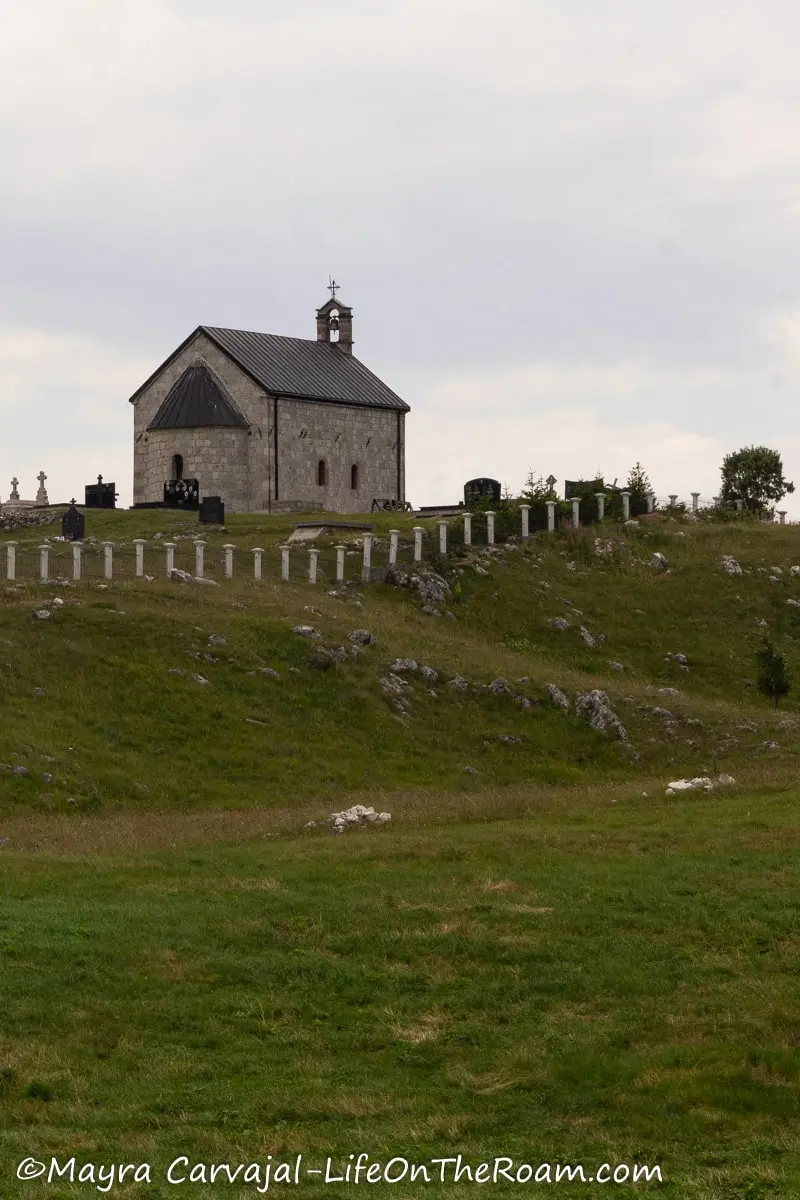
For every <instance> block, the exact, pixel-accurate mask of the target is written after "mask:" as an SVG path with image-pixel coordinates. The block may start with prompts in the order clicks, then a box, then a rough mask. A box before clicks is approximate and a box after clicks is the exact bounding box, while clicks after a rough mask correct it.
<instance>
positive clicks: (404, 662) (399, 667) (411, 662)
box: [389, 658, 419, 675]
mask: <svg viewBox="0 0 800 1200" xmlns="http://www.w3.org/2000/svg"><path fill="white" fill-rule="evenodd" d="M389 670H390V671H392V672H393V673H394V674H395V675H403V674H406V673H411V672H414V671H418V670H419V665H418V663H417V660H416V659H415V658H396V659H395V660H394V662H393V663H392V665H391V666H390V667H389Z"/></svg>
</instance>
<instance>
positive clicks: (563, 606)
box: [0, 512, 800, 811]
mask: <svg viewBox="0 0 800 1200" xmlns="http://www.w3.org/2000/svg"><path fill="white" fill-rule="evenodd" d="M400 521H404V525H405V530H406V531H407V530H408V528H409V526H410V524H411V522H410V521H409V520H408V518H403V519H399V518H397V517H394V518H388V517H381V518H379V520H378V522H376V523H377V524H378V525H379V526H381V529H380V531H381V532H382V525H386V526H388V524H389V523H390V522H391V523H392V524H397V523H399V522H400ZM95 522H96V526H98V527H96V528H95V530H94V532H95V533H96V535H97V536H98V538H103V537H110V536H113V540H114V542H115V544H116V546H117V559H118V564H120V565H121V564H123V563H124V562H125V550H124V547H125V545H126V544H127V545H130V544H131V543H132V539H133V538H134V537H135V536H149V538H150V541H149V544H148V549H147V560H146V564H147V569H148V571H151V570H152V571H153V572H156V571H157V572H158V574H157V575H156V577H155V578H154V579H153V581H152V582H147V581H144V580H135V579H133V578H132V577H131V575H130V574H129V575H127V576H126V577H124V578H121V579H115V580H114V581H113V582H112V583H111V584H110V585H108V586H106V585H105V584H104V583H103V581H102V579H101V578H100V577H99V575H95V576H93V577H91V578H89V579H88V580H87V581H86V582H84V583H81V584H79V585H78V586H77V587H75V588H74V589H64V588H61V589H59V588H56V587H50V586H48V585H40V584H36V583H27V584H17V585H16V586H15V587H6V589H5V590H4V591H3V592H2V594H1V595H0V688H2V693H3V697H4V719H3V722H2V728H0V761H2V762H6V763H8V764H10V765H19V766H23V767H25V768H26V769H27V770H29V771H30V775H29V776H27V777H20V778H17V777H14V776H8V775H6V776H0V802H2V803H3V804H5V806H6V807H8V806H11V807H18V806H23V807H24V808H26V809H28V810H30V809H40V810H47V811H65V808H66V806H67V804H68V802H75V803H71V804H70V807H72V808H79V809H85V808H91V809H104V810H108V809H115V808H118V807H120V806H122V807H128V806H135V807H137V808H141V807H143V806H147V807H156V808H161V807H167V808H173V807H181V808H190V807H192V806H195V805H200V806H206V807H207V806H209V805H212V806H215V807H223V808H228V807H232V806H233V807H239V806H247V805H259V806H263V805H279V806H290V805H294V806H298V807H299V808H303V807H304V806H316V807H317V808H319V807H320V806H321V807H322V808H323V809H324V808H325V807H326V806H327V807H330V805H331V804H337V805H338V804H341V803H343V799H344V797H346V796H347V795H348V794H349V793H350V792H352V791H359V792H361V791H364V790H367V789H379V790H381V791H400V792H403V793H405V794H407V793H409V792H414V791H417V790H419V789H433V788H435V789H436V790H437V791H444V792H447V793H449V794H452V793H459V792H462V793H471V792H474V791H475V790H476V789H487V788H491V789H494V788H499V789H502V788H503V787H504V786H506V785H509V784H513V783H518V782H523V781H525V782H530V783H536V784H542V785H549V786H572V787H575V786H580V785H586V784H592V785H594V784H596V783H598V782H602V781H605V780H608V781H614V780H617V781H621V780H625V779H637V780H639V779H641V780H643V781H645V783H647V782H648V781H652V785H653V786H656V783H657V782H662V781H666V780H667V777H669V776H675V775H676V774H690V775H695V774H698V773H699V774H706V773H709V772H712V771H713V772H714V773H717V772H718V771H729V772H730V773H731V774H733V775H736V776H737V777H738V776H739V775H742V776H743V778H744V777H746V778H747V779H753V780H771V779H776V780H780V779H782V778H788V777H789V776H790V775H791V773H792V771H793V769H794V764H795V756H796V754H797V750H798V737H797V731H796V727H795V725H794V723H793V714H794V713H795V712H796V710H797V707H798V700H797V698H796V697H792V696H790V697H789V698H788V700H787V701H786V702H785V703H784V704H783V705H782V707H781V709H780V710H779V711H778V712H777V713H776V712H774V711H773V710H771V709H770V707H769V705H768V704H767V702H766V701H765V700H764V699H763V698H762V697H761V696H760V695H759V694H758V693H757V691H756V689H755V688H754V687H753V677H754V670H755V664H754V655H755V651H756V649H757V646H758V644H759V641H760V638H761V637H762V636H763V633H764V632H765V629H766V630H769V631H770V633H771V634H772V636H774V637H776V639H777V640H778V641H779V642H780V643H781V644H782V645H784V646H785V647H786V648H787V649H788V651H789V654H790V656H792V655H794V654H795V647H796V637H797V634H798V633H800V609H797V608H795V607H794V606H792V605H789V604H787V601H788V600H790V599H792V598H797V597H800V579H796V578H794V577H792V576H791V574H790V567H791V565H792V564H793V560H794V558H795V557H797V558H800V546H798V547H797V549H795V545H794V544H795V542H796V541H797V537H798V535H797V533H796V531H795V530H794V529H793V528H791V527H787V528H780V527H764V526H761V527H757V528H752V527H751V528H735V527H719V526H717V527H713V526H712V527H708V526H706V527H692V526H689V525H686V526H680V525H678V524H674V523H673V524H671V525H670V526H666V525H657V526H649V527H642V528H641V529H640V530H639V531H635V532H626V533H625V536H624V537H623V536H622V535H621V534H620V532H619V530H618V529H616V530H615V528H613V527H612V528H610V529H609V530H608V531H607V533H605V532H604V534H603V538H604V539H605V538H608V539H610V540H609V547H608V549H609V552H608V553H602V554H597V553H596V552H595V541H594V539H595V536H596V535H595V533H593V532H592V533H581V534H579V535H576V536H571V535H569V536H568V535H561V534H559V535H555V536H551V537H548V536H547V535H539V536H538V537H537V538H536V539H534V540H533V541H532V543H531V544H530V545H529V546H523V547H522V548H520V547H519V546H515V547H513V548H495V550H494V552H493V553H492V554H491V555H490V556H488V551H485V550H483V551H482V550H481V549H480V548H475V550H474V551H473V552H472V553H471V554H469V555H466V554H463V553H459V551H458V549H457V548H456V549H455V550H454V551H453V553H452V555H451V557H450V560H449V562H448V563H447V564H446V567H445V570H446V572H447V573H450V578H451V581H452V582H453V583H455V581H456V580H457V582H458V589H459V592H460V594H457V595H456V596H455V597H454V600H453V602H452V603H451V604H450V605H449V613H450V614H451V619H448V617H447V616H443V617H441V618H436V617H431V616H428V615H427V614H425V613H424V612H423V611H422V605H421V603H420V602H419V600H418V599H415V598H414V597H413V596H412V595H410V594H409V593H408V591H407V590H404V589H397V588H393V587H389V586H388V585H386V584H383V583H376V584H372V585H370V586H369V587H368V588H358V589H357V591H356V596H355V597H352V598H348V597H347V596H345V597H339V596H335V597H334V596H331V595H329V594H328V591H329V589H330V586H331V580H330V578H328V580H327V581H326V582H325V581H323V582H321V583H320V584H318V585H317V586H316V587H312V586H311V585H309V584H307V583H304V582H302V581H301V580H302V575H303V574H304V572H305V559H306V555H307V550H306V549H305V548H298V549H295V550H293V554H294V556H295V559H294V571H295V578H297V576H300V577H301V579H300V580H298V581H297V582H291V583H289V584H288V585H287V584H282V583H280V582H276V578H277V577H278V550H277V546H278V544H279V543H280V542H281V541H282V540H283V539H284V538H285V537H286V535H287V534H288V531H289V529H290V528H291V523H290V522H288V521H283V522H281V521H275V522H274V523H273V522H271V521H270V520H269V519H264V518H256V517H242V518H232V519H231V523H230V527H229V529H228V530H227V531H226V532H221V533H212V534H211V535H209V546H208V548H207V551H206V554H207V562H208V571H209V574H212V575H214V574H215V572H216V577H218V578H219V577H220V571H219V559H220V555H221V545H222V544H223V543H224V542H227V541H229V540H230V541H233V542H235V544H236V545H237V549H240V550H242V551H243V550H244V549H245V548H246V547H248V546H252V545H253V544H259V545H261V546H263V547H264V548H265V551H266V554H265V564H264V574H265V578H264V579H263V581H262V582H261V583H255V582H253V581H252V579H251V578H247V577H245V574H244V571H245V565H246V564H241V563H240V561H239V559H238V558H237V576H236V577H235V578H234V579H233V580H232V581H223V582H221V583H220V585H219V586H218V587H215V588H211V587H208V588H203V589H200V588H191V587H186V586H184V585H181V584H177V583H174V582H170V581H167V580H166V579H165V578H164V577H163V549H161V547H160V545H159V542H158V541H157V540H153V538H152V535H153V534H154V533H156V532H163V534H164V535H165V536H164V538H163V540H167V538H168V537H170V536H174V534H175V532H176V530H175V528H172V529H171V528H170V526H169V525H168V524H167V523H166V522H165V520H164V515H163V514H161V513H152V512H151V513H146V514H144V515H142V514H136V513H119V514H117V513H109V514H105V515H103V516H102V517H98V518H95ZM156 526H157V527H158V529H156V528H155V527H156ZM194 530H196V526H195V527H194V528H193V530H192V531H194ZM177 532H178V533H180V527H178V530H177ZM183 532H184V533H186V527H185V526H184V527H183ZM16 536H17V538H18V540H19V541H20V547H19V551H18V561H20V562H24V561H25V554H26V549H27V548H26V543H25V540H24V538H23V536H22V535H21V534H17V535H16ZM40 540H41V533H40V532H37V533H36V534H35V535H30V538H29V543H30V545H31V546H34V545H37V544H38V543H39V542H40ZM432 540H433V539H431V541H432ZM179 545H180V546H181V552H180V553H179V555H178V561H179V562H180V561H181V555H183V561H184V563H185V565H190V563H189V561H188V560H189V558H190V557H191V556H192V555H193V550H192V548H191V542H190V541H189V539H188V537H187V538H186V539H185V540H184V541H183V542H182V543H179ZM332 546H333V539H328V540H327V541H326V542H323V543H322V548H321V561H322V563H323V566H324V565H325V564H326V563H329V564H330V565H331V566H332V555H333V549H332ZM656 550H658V551H659V552H660V553H663V554H664V555H665V557H666V559H667V563H668V567H669V569H668V570H667V571H658V570H654V569H653V568H652V567H651V566H650V565H649V564H650V559H651V557H652V554H653V552H654V551H656ZM54 553H55V551H54ZM58 553H61V554H64V555H66V554H69V549H68V548H64V547H62V548H61V549H60V550H59V551H58ZM409 553H410V552H409V550H408V549H404V550H403V554H402V555H401V557H403V556H405V559H406V560H408V557H409ZM723 553H731V554H734V555H735V556H736V557H737V558H738V559H739V560H740V562H741V564H742V566H743V568H744V570H745V572H748V573H745V574H743V575H742V576H729V575H726V574H725V573H724V571H723V569H722V566H721V556H722V554H723ZM481 555H483V557H481ZM91 557H92V556H91V552H87V555H86V558H87V561H90V560H91ZM298 559H300V561H299V562H298ZM381 561H384V562H385V548H384V547H382V546H381V545H379V546H378V547H377V548H376V550H375V553H374V562H376V563H380V562H381ZM481 563H484V564H486V565H485V566H480V564H481ZM359 564H360V557H359V555H358V554H357V553H356V552H355V551H354V552H353V556H352V557H350V558H348V560H347V570H348V573H349V575H350V577H351V578H352V579H354V580H356V581H357V579H358V571H359ZM471 564H473V565H474V564H478V566H479V569H480V570H481V571H486V573H485V574H477V573H475V571H474V570H473V566H472V565H471ZM772 566H779V567H781V569H782V574H781V576H780V582H777V583H776V582H773V581H771V576H770V574H769V573H768V572H767V570H766V568H771V567H772ZM301 567H302V568H303V570H302V571H301ZM456 571H461V574H460V575H457V574H456V573H455V572H456ZM359 596H361V597H362V599H361V600H359V599H358V597H359ZM48 597H59V598H63V599H64V601H65V603H64V604H63V606H61V607H58V608H54V609H53V610H52V611H53V616H52V618H51V619H50V620H49V621H46V622H38V621H34V620H32V619H31V615H32V612H33V610H34V609H35V608H37V607H40V606H41V604H42V602H43V601H44V600H46V599H47V598H48ZM309 610H313V611H309ZM554 617H561V618H565V619H567V620H568V621H569V622H570V623H571V628H570V629H568V630H564V631H561V630H558V629H554V628H552V627H551V626H550V625H549V623H548V622H549V621H550V619H551V618H554ZM759 622H766V626H765V625H762V624H759ZM298 623H304V624H305V623H310V624H312V625H313V626H315V627H316V628H317V629H318V630H319V631H320V633H321V634H322V635H323V641H322V645H323V646H328V647H331V648H335V647H337V646H340V645H343V646H345V647H346V648H347V649H348V651H349V648H350V645H351V643H350V642H349V640H348V634H349V633H350V632H352V631H353V630H355V629H357V628H367V629H369V630H370V632H371V633H372V634H373V635H374V637H375V638H376V643H375V645H373V646H369V647H365V648H364V649H363V651H362V652H361V653H360V654H359V655H358V657H356V658H353V657H352V656H350V655H349V654H348V659H347V661H346V662H343V663H341V664H339V665H337V666H336V667H335V669H332V670H329V671H323V670H319V669H316V668H315V667H314V666H312V665H309V664H310V663H311V660H312V659H313V658H314V657H315V647H314V646H313V644H311V643H309V642H308V641H307V640H306V639H304V638H301V637H298V636H297V635H296V634H293V633H292V632H291V629H292V627H293V626H294V625H296V624H298ZM581 626H582V627H583V628H584V629H585V630H586V631H588V633H590V634H591V635H592V636H593V637H596V635H598V634H602V635H605V638H606V640H605V641H604V642H603V643H602V644H598V645H595V646H590V645H588V644H587V643H586V642H585V641H584V640H583V638H582V637H581V635H580V632H579V630H580V627H581ZM211 635H216V636H217V637H222V638H224V640H225V644H224V645H214V644H211V643H210V642H209V638H210V637H211ZM670 654H673V655H674V654H683V655H685V656H686V657H687V659H688V669H682V668H681V666H679V664H678V663H677V662H676V660H675V659H668V658H667V655H670ZM193 655H194V656H196V655H201V656H202V655H206V656H211V658H212V659H213V661H209V660H208V658H202V657H201V658H197V657H192V656H193ZM397 657H412V658H414V659H416V660H418V661H419V662H420V663H424V664H426V665H430V666H432V667H434V668H435V669H436V670H437V671H439V672H440V675H441V678H440V680H439V681H438V683H437V684H436V685H435V686H434V687H430V686H428V685H426V684H425V682H424V681H422V680H420V679H419V677H418V676H416V677H414V676H410V677H409V683H410V686H411V688H412V689H413V690H411V691H408V692H407V693H406V696H405V700H404V703H405V704H406V705H407V707H406V708H405V711H404V708H403V707H401V706H400V705H398V703H397V699H398V698H397V697H393V696H391V695H387V694H386V693H385V692H384V690H383V689H382V686H381V680H382V679H384V678H385V677H386V676H387V669H388V667H389V665H390V663H391V662H392V661H393V660H394V659H395V658H397ZM611 663H614V664H616V667H612V666H611V665H610V664H611ZM619 667H622V668H623V669H622V670H620V669H618V668H619ZM264 668H269V669H271V670H273V671H276V672H277V674H278V676H279V678H277V679H276V678H274V677H272V676H270V675H266V674H264V673H263V669H264ZM259 672H262V673H259ZM193 675H200V676H201V677H202V678H203V679H205V680H207V682H205V683H202V682H197V681H195V680H194V679H193V678H192V676H193ZM455 675H461V676H464V677H466V678H467V679H468V680H469V681H470V683H472V684H479V685H486V684H489V683H490V682H491V681H492V680H494V679H496V678H498V677H502V678H505V679H506V680H508V681H509V683H510V685H511V689H512V692H513V693H514V694H516V695H524V696H525V697H527V698H528V699H529V700H530V701H531V702H532V703H533V705H534V707H532V708H529V709H523V708H522V707H520V705H519V703H517V702H515V701H514V700H513V699H512V698H511V697H510V696H506V695H492V694H486V693H485V692H481V691H478V690H476V689H475V688H471V689H470V690H469V691H468V692H467V693H465V694H462V693H459V692H457V691H455V690H453V689H452V688H451V687H449V686H447V682H448V680H449V679H451V678H452V677H453V676H455ZM519 680H523V681H525V682H521V683H520V682H517V681H519ZM548 683H556V684H558V685H559V686H560V687H562V688H563V689H564V691H566V692H567V693H568V695H569V696H570V698H572V699H574V696H575V695H576V694H577V693H578V692H579V691H580V692H585V691H586V690H589V689H592V688H601V689H604V690H605V691H606V692H607V693H608V695H609V697H610V699H611V701H612V703H613V705H614V707H615V708H616V710H617V712H618V714H619V716H620V718H621V720H622V721H623V724H624V726H625V728H626V729H627V731H628V733H629V737H630V743H631V746H630V747H628V746H621V745H620V743H619V742H618V741H616V739H614V738H611V737H609V736H607V735H604V734H600V733H596V732H595V731H594V730H592V729H591V728H590V727H589V724H588V721H587V720H585V719H583V718H580V717H578V716H576V715H575V714H574V712H571V713H569V714H567V715H565V714H563V713H562V712H561V711H560V710H559V709H558V708H556V707H554V706H553V705H552V702H551V701H550V699H549V696H548V694H547V692H546V690H545V688H546V685H547V684H548ZM662 689H677V690H678V692H679V694H678V695H674V694H670V693H664V692H662ZM653 708H656V709H666V710H667V713H668V715H666V716H664V715H663V714H659V713H658V712H657V713H655V714H653V713H652V711H650V710H652V709H653ZM502 737H508V738H519V739H520V740H519V742H504V741H501V740H500V739H501V738H502ZM765 742H777V743H778V744H779V748H778V749H768V748H762V747H763V743H765ZM45 776H51V777H52V779H50V780H45V779H44V777H45ZM497 802H498V804H502V800H501V795H500V793H498V800H497Z"/></svg>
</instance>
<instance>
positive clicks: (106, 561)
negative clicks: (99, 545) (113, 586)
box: [103, 542, 114, 579]
mask: <svg viewBox="0 0 800 1200" xmlns="http://www.w3.org/2000/svg"><path fill="white" fill-rule="evenodd" d="M113 574H114V546H113V544H112V543H111V542H103V575H104V576H105V578H106V579H111V577H112V575H113Z"/></svg>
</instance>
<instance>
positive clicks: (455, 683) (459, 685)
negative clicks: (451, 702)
mask: <svg viewBox="0 0 800 1200" xmlns="http://www.w3.org/2000/svg"><path fill="white" fill-rule="evenodd" d="M447 686H448V687H449V688H453V689H454V690H455V691H456V692H468V691H469V680H468V679H465V678H464V676H463V675H454V676H453V678H452V679H451V680H449V682H448V684H447Z"/></svg>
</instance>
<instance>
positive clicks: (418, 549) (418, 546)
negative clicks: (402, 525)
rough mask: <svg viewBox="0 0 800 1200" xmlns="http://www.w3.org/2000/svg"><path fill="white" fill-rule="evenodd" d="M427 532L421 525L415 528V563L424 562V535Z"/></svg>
mask: <svg viewBox="0 0 800 1200" xmlns="http://www.w3.org/2000/svg"><path fill="white" fill-rule="evenodd" d="M424 532H425V530H424V529H423V528H422V526H421V525H415V526H414V562H415V563H417V562H422V535H423V533H424Z"/></svg>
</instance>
